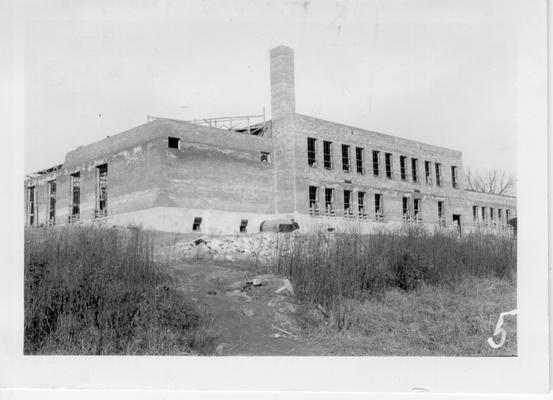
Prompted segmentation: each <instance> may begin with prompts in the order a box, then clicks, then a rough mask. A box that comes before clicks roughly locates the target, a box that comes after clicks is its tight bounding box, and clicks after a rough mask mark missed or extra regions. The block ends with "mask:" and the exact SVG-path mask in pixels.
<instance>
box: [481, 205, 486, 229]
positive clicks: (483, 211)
mask: <svg viewBox="0 0 553 400" xmlns="http://www.w3.org/2000/svg"><path fill="white" fill-rule="evenodd" d="M481 219H482V224H483V225H487V224H488V210H486V207H482V218H481Z"/></svg>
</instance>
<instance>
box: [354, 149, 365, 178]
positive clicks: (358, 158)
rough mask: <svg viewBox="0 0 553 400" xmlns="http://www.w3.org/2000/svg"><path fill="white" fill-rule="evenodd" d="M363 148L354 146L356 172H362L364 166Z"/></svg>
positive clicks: (363, 171)
mask: <svg viewBox="0 0 553 400" xmlns="http://www.w3.org/2000/svg"><path fill="white" fill-rule="evenodd" d="M363 152H364V150H363V148H362V147H356V148H355V164H356V166H357V173H358V174H364V173H365V168H364V167H363Z"/></svg>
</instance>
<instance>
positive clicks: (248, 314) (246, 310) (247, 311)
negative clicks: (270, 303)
mask: <svg viewBox="0 0 553 400" xmlns="http://www.w3.org/2000/svg"><path fill="white" fill-rule="evenodd" d="M242 314H244V315H245V316H246V317H250V318H253V316H254V315H255V313H254V311H253V310H252V309H251V308H243V309H242Z"/></svg>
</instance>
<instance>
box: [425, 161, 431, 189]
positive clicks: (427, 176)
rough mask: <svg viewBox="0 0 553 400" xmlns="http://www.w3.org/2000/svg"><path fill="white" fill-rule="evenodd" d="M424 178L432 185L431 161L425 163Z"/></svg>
mask: <svg viewBox="0 0 553 400" xmlns="http://www.w3.org/2000/svg"><path fill="white" fill-rule="evenodd" d="M424 177H425V180H426V184H427V185H432V163H431V162H430V161H425V162H424Z"/></svg>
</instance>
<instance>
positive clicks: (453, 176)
mask: <svg viewBox="0 0 553 400" xmlns="http://www.w3.org/2000/svg"><path fill="white" fill-rule="evenodd" d="M451 186H453V187H454V188H455V189H457V167H456V166H454V165H452V166H451Z"/></svg>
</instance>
